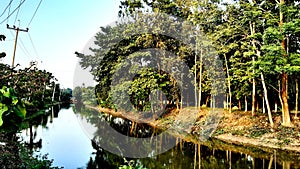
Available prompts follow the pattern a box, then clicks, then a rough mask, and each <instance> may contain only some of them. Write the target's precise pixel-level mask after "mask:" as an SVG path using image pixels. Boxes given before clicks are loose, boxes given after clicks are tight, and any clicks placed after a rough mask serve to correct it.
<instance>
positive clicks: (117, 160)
mask: <svg viewBox="0 0 300 169" xmlns="http://www.w3.org/2000/svg"><path fill="white" fill-rule="evenodd" d="M80 110H81V111H80V112H77V113H80V115H81V116H82V117H84V118H86V120H87V121H88V122H89V123H91V124H93V125H94V126H97V129H98V131H97V132H99V130H101V132H102V136H105V135H109V132H108V131H107V132H108V133H105V132H106V130H105V128H104V126H101V125H100V124H101V121H105V122H107V123H108V124H109V125H110V126H111V127H113V128H114V129H116V130H117V131H118V132H120V133H123V134H124V135H130V129H131V124H132V123H131V122H130V121H129V120H123V121H122V120H119V118H118V117H113V116H111V115H107V114H103V113H99V112H97V111H95V110H92V109H88V108H84V107H81V109H80ZM116 119H118V120H116ZM139 131H143V132H144V133H140V132H139ZM145 131H149V132H145ZM97 132H96V133H97ZM153 132H155V130H154V129H152V128H149V127H148V126H146V125H143V124H139V125H137V126H136V129H135V130H134V132H133V133H132V135H131V136H138V137H151V134H152V133H153ZM158 133H159V132H158ZM95 136H96V137H95V138H94V139H93V141H92V146H93V148H94V149H95V150H96V153H95V156H94V157H91V158H90V160H89V162H88V164H87V168H118V166H120V165H123V164H124V160H123V157H121V156H118V155H115V154H113V153H110V152H108V151H106V150H104V149H103V148H101V147H100V146H99V144H97V140H98V139H107V138H101V135H99V134H95ZM112 140H116V139H112ZM109 144H110V146H111V147H115V148H116V149H115V151H118V149H119V148H120V147H118V145H119V143H117V142H112V141H111V142H109ZM158 146H159V145H158ZM130 148H131V150H132V151H134V150H135V149H134V147H130ZM261 153H264V154H265V155H264V156H261V157H259V158H255V154H254V153H253V154H251V155H249V154H245V153H242V152H235V151H230V150H225V149H224V150H218V149H214V148H213V147H207V146H204V145H200V144H193V143H188V142H185V141H179V143H178V144H177V146H175V147H174V148H172V149H170V150H169V151H167V152H164V153H162V154H159V155H157V156H153V157H148V158H141V159H127V160H134V161H135V162H136V163H141V164H142V165H143V166H144V167H147V168H149V169H150V168H156V169H159V168H193V169H196V168H220V169H223V168H224V169H225V168H226V169H227V168H266V169H267V168H274V167H275V164H276V167H279V168H280V167H283V168H286V169H289V168H293V167H297V166H296V165H297V164H296V163H295V162H290V160H288V159H285V158H283V157H282V155H280V154H279V153H278V154H277V155H276V154H272V153H271V154H269V153H266V152H261ZM252 155H253V156H252ZM283 156H284V155H283ZM275 159H276V161H275Z"/></svg>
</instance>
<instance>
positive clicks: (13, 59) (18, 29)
mask: <svg viewBox="0 0 300 169" xmlns="http://www.w3.org/2000/svg"><path fill="white" fill-rule="evenodd" d="M6 26H7V29H12V30H15V31H16V38H15V46H14V52H13V56H12V63H11V67H14V65H15V55H16V49H17V42H18V36H19V31H23V32H28V30H29V29H28V28H26V29H20V28H19V27H16V26H15V25H14V26H13V27H10V26H9V25H8V24H7V25H6Z"/></svg>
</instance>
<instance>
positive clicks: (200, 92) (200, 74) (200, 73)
mask: <svg viewBox="0 0 300 169" xmlns="http://www.w3.org/2000/svg"><path fill="white" fill-rule="evenodd" d="M202 55H203V49H201V50H200V72H199V92H198V93H199V96H198V98H199V99H198V106H199V109H200V108H201V99H202V85H201V83H202Z"/></svg>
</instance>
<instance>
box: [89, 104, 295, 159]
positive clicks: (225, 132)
mask: <svg viewBox="0 0 300 169" xmlns="http://www.w3.org/2000/svg"><path fill="white" fill-rule="evenodd" d="M90 108H92V107H90ZM94 109H97V110H98V111H101V112H105V113H109V114H111V115H113V116H118V117H122V118H126V119H129V120H136V119H139V120H140V118H139V115H137V114H134V113H126V114H124V113H122V112H116V111H114V110H111V109H106V108H101V107H97V108H95V107H94ZM184 112H186V113H184ZM208 112H209V109H202V110H199V111H198V113H197V114H196V116H197V117H196V119H197V120H196V121H195V122H194V124H193V126H192V127H189V128H186V127H185V126H184V124H183V123H181V124H180V123H178V122H177V123H176V121H178V116H179V111H178V110H175V109H173V110H168V113H165V114H163V115H162V117H161V118H158V119H157V120H154V121H151V120H150V121H147V120H145V121H144V123H147V124H148V125H150V126H152V127H156V128H160V129H168V128H170V126H171V125H172V124H174V122H175V123H176V125H177V127H176V128H177V129H180V127H181V128H182V129H183V130H182V131H172V132H173V135H175V136H176V137H179V138H181V139H183V140H185V141H190V142H193V143H196V144H199V143H201V144H211V143H203V142H201V141H200V140H199V135H200V134H199V133H201V130H202V129H203V127H202V125H203V124H204V121H205V120H206V114H207V113H208ZM221 113H222V114H223V117H222V118H221V120H220V122H219V124H218V127H217V128H216V129H215V131H214V133H213V134H212V135H211V138H213V139H217V140H219V141H222V142H224V143H227V144H233V145H238V146H245V147H252V148H254V149H260V150H262V151H266V152H269V153H272V152H273V151H274V150H275V151H285V152H286V153H287V154H300V121H299V119H297V118H296V119H294V118H292V119H293V124H294V126H293V127H290V128H289V127H283V126H281V125H280V123H281V114H275V113H274V114H273V120H274V125H275V127H273V128H271V127H270V125H269V122H268V117H267V114H262V113H258V114H257V115H256V116H252V115H251V112H243V111H233V112H232V113H229V112H228V111H223V110H222V111H221ZM292 117H293V116H292ZM188 118H190V114H189V112H188V111H183V113H181V114H180V121H184V119H188ZM132 127H134V124H133V126H132Z"/></svg>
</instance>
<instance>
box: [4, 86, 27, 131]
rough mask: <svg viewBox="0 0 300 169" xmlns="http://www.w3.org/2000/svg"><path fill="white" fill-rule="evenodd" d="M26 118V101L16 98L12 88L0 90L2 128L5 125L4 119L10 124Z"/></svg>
mask: <svg viewBox="0 0 300 169" xmlns="http://www.w3.org/2000/svg"><path fill="white" fill-rule="evenodd" d="M25 116H26V108H25V104H24V101H23V100H21V99H19V98H18V97H17V96H16V93H15V91H14V90H13V89H12V88H7V87H6V86H3V87H2V89H0V126H2V124H3V117H5V119H6V120H9V121H10V122H14V121H15V120H20V119H24V118H25ZM9 121H7V122H9Z"/></svg>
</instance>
